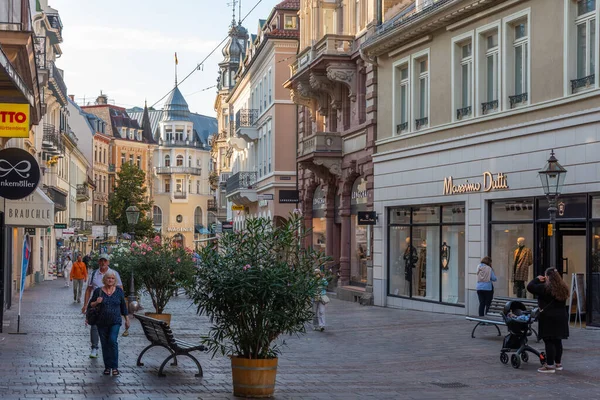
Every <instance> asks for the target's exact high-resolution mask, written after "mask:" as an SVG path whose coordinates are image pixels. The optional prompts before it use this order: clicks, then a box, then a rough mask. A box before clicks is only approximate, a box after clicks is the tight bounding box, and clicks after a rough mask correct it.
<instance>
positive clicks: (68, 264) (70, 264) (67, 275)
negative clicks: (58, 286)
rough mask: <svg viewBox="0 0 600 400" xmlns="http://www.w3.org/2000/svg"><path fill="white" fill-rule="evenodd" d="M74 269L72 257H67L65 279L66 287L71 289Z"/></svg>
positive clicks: (64, 271)
mask: <svg viewBox="0 0 600 400" xmlns="http://www.w3.org/2000/svg"><path fill="white" fill-rule="evenodd" d="M72 268H73V261H71V256H67V259H66V260H65V265H64V269H63V277H64V278H65V286H66V287H69V282H70V280H69V279H70V275H71V269H72Z"/></svg>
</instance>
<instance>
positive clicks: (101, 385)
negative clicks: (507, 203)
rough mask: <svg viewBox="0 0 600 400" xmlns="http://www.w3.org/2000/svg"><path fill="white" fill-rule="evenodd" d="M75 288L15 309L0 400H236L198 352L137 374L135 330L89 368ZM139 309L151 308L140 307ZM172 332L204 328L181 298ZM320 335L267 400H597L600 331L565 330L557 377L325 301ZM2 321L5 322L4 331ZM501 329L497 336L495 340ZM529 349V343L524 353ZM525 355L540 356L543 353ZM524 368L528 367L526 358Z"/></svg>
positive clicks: (440, 334)
mask: <svg viewBox="0 0 600 400" xmlns="http://www.w3.org/2000/svg"><path fill="white" fill-rule="evenodd" d="M71 296H72V288H66V287H64V283H63V281H62V280H61V279H59V280H56V281H46V282H43V283H41V284H39V285H37V286H35V287H34V288H31V289H29V290H27V291H26V292H25V294H24V296H23V302H22V311H21V315H22V321H21V330H22V331H23V332H27V335H13V334H9V333H8V332H15V331H16V315H17V305H16V304H15V306H14V307H13V308H12V309H11V310H8V311H7V313H6V315H5V318H6V320H8V321H9V322H10V324H9V326H5V327H4V333H2V334H0V398H1V399H6V400H12V399H124V400H125V399H127V400H129V399H136V400H138V399H234V398H235V397H234V396H233V395H232V394H231V393H232V384H231V369H230V364H229V359H228V358H225V357H222V356H216V357H215V358H213V359H211V358H210V356H209V355H208V354H207V353H204V354H202V353H196V355H197V357H198V359H199V360H200V362H201V364H202V367H203V369H204V377H203V378H195V377H194V374H195V373H196V369H195V368H196V367H195V365H194V363H193V361H192V360H190V359H187V358H186V357H179V358H178V361H179V366H178V367H172V366H167V367H165V372H166V374H167V377H165V378H159V377H158V376H157V372H158V368H159V366H160V364H161V363H162V361H163V360H164V359H165V357H166V355H167V351H166V350H165V349H161V348H154V349H152V350H150V351H149V352H148V353H146V354H145V355H144V360H143V361H144V363H145V365H144V366H142V367H137V366H136V365H135V362H136V359H137V356H138V354H139V353H140V352H141V350H142V349H143V348H144V347H146V346H147V344H148V342H147V341H146V338H145V337H144V335H143V332H142V330H141V327H140V325H139V323H137V322H135V321H134V322H133V323H132V327H131V329H130V335H129V337H120V338H119V364H120V368H119V369H120V371H121V373H122V375H121V376H120V377H117V378H114V377H107V376H103V375H102V371H103V369H104V366H103V363H102V358H101V357H100V358H98V359H90V358H89V357H88V355H89V328H86V327H85V326H84V322H83V321H84V320H83V316H82V314H80V310H81V305H80V304H76V303H75V304H74V303H73V302H72V297H71ZM142 303H143V304H144V306H145V307H146V311H150V308H151V302H150V300H149V299H148V298H144V299H142ZM167 311H168V312H170V313H172V314H173V318H172V323H171V325H172V328H173V331H174V332H175V334H176V335H177V336H178V337H180V338H182V339H184V340H187V341H197V340H199V337H200V335H201V334H203V333H206V332H207V330H208V326H209V325H208V319H207V318H206V317H203V316H198V315H196V312H195V307H194V305H193V304H192V303H191V302H190V300H189V299H187V298H186V297H185V296H179V297H176V298H173V300H172V301H171V302H170V303H169V305H168V307H167ZM326 316H327V324H328V327H327V329H326V331H325V332H314V331H312V330H309V331H308V332H307V334H306V335H303V336H299V337H297V336H292V337H286V338H285V344H286V345H287V346H286V348H285V349H284V353H283V355H282V357H281V358H280V360H279V369H278V374H277V385H276V392H275V399H340V400H341V399H344V400H345V399H467V400H468V399H478V400H479V399H511V400H513V399H515V398H540V397H546V396H549V397H551V398H560V399H571V398H573V399H575V398H579V399H586V398H587V399H595V398H600V373H599V372H598V369H599V367H598V366H599V365H600V330H593V329H576V328H572V331H571V338H570V339H569V340H568V341H566V342H565V354H564V360H563V361H564V362H563V364H564V366H565V370H564V371H562V372H557V373H556V374H552V375H543V374H539V373H537V372H536V369H537V368H538V367H539V362H537V360H532V361H530V362H529V364H524V365H523V366H522V367H521V369H519V370H515V369H513V368H512V367H510V366H509V365H503V364H501V363H500V360H499V354H500V351H499V350H500V348H501V346H502V338H501V337H498V336H497V333H496V329H495V328H493V327H483V328H478V331H477V338H476V339H472V338H471V337H470V333H471V330H472V328H473V326H474V325H473V323H471V322H468V321H466V320H465V319H464V317H461V316H456V315H445V314H435V313H426V312H418V311H408V310H397V309H388V308H379V307H366V306H360V305H358V304H356V303H349V302H342V301H339V300H336V299H332V301H331V303H330V304H329V305H328V308H327V314H326ZM6 320H5V322H7V321H6ZM504 332H505V328H504V329H503V333H504ZM532 342H533V341H531V342H530V344H531V343H532ZM533 344H534V347H539V348H540V349H543V343H539V344H536V343H535V342H533ZM532 358H533V357H532Z"/></svg>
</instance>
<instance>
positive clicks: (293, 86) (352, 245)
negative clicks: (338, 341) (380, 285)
mask: <svg viewBox="0 0 600 400" xmlns="http://www.w3.org/2000/svg"><path fill="white" fill-rule="evenodd" d="M299 17H300V21H299V23H300V47H299V53H298V55H297V56H296V59H295V60H294V61H293V62H292V63H291V66H290V68H291V78H290V79H289V81H288V82H287V83H286V87H287V88H289V89H290V91H291V97H292V100H293V101H294V103H296V104H297V105H299V106H300V107H299V108H298V153H297V162H298V164H299V172H298V180H299V187H300V197H301V201H302V211H303V215H304V221H305V225H306V227H307V228H312V237H311V238H309V240H310V242H309V243H307V245H312V246H314V247H316V248H319V249H322V250H323V251H324V252H325V253H326V254H327V255H329V256H331V257H332V258H333V268H334V270H336V271H337V272H338V277H339V281H338V293H339V295H340V297H341V298H345V299H348V300H357V299H359V298H360V297H369V295H365V287H367V286H368V283H370V282H369V280H368V279H367V277H368V270H369V266H370V263H371V248H372V235H371V229H370V227H369V226H364V225H360V224H359V223H358V212H359V211H369V210H372V205H373V167H372V161H371V155H372V153H373V149H374V141H375V127H376V108H375V103H374V99H375V96H376V70H375V69H374V68H373V66H372V65H371V64H369V63H365V62H364V61H363V59H362V58H361V55H360V51H359V49H360V44H361V43H362V42H363V41H364V40H365V38H366V37H367V36H368V35H369V32H370V30H371V29H372V27H373V26H374V25H375V23H376V21H377V2H376V1H375V0H359V1H348V0H337V1H333V0H332V1H312V0H302V1H300V11H299ZM369 290H370V289H369V288H367V292H369Z"/></svg>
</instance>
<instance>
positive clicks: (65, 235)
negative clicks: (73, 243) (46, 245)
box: [62, 228, 75, 238]
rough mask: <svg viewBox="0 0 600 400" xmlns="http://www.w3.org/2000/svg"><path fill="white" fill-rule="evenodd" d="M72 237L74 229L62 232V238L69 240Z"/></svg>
mask: <svg viewBox="0 0 600 400" xmlns="http://www.w3.org/2000/svg"><path fill="white" fill-rule="evenodd" d="M73 236H75V229H74V228H69V229H63V231H62V237H64V238H71V237H73Z"/></svg>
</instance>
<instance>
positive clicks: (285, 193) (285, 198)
mask: <svg viewBox="0 0 600 400" xmlns="http://www.w3.org/2000/svg"><path fill="white" fill-rule="evenodd" d="M279 202H280V203H300V193H299V192H298V191H297V190H280V191H279Z"/></svg>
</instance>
